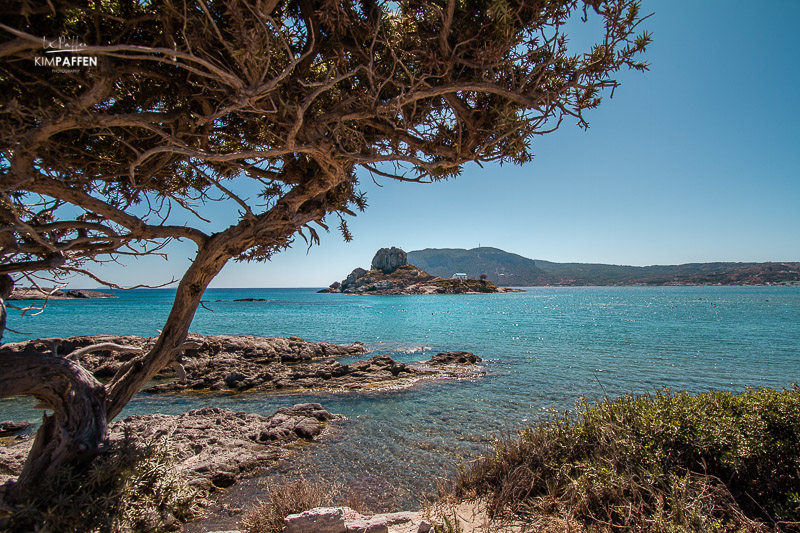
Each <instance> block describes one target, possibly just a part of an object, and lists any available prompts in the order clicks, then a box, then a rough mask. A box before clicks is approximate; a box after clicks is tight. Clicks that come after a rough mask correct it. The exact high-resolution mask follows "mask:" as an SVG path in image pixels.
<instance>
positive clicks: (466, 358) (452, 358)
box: [426, 352, 483, 365]
mask: <svg viewBox="0 0 800 533" xmlns="http://www.w3.org/2000/svg"><path fill="white" fill-rule="evenodd" d="M481 361H483V359H481V358H480V357H478V356H477V355H475V354H474V353H472V352H439V353H437V354H436V355H434V356H433V357H431V358H430V360H428V361H426V364H429V365H475V364H477V363H480V362H481Z"/></svg>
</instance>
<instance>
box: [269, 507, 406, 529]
mask: <svg viewBox="0 0 800 533" xmlns="http://www.w3.org/2000/svg"><path fill="white" fill-rule="evenodd" d="M415 521H421V520H420V519H419V513H409V512H402V513H387V514H378V515H372V516H365V515H362V514H359V513H357V512H355V511H354V510H353V509H351V508H350V507H317V508H315V509H311V510H308V511H304V512H302V513H297V514H292V515H289V516H287V517H286V518H285V519H284V522H283V523H284V529H283V531H284V533H310V532H312V531H313V532H314V533H389V531H390V529H389V528H390V527H392V526H395V525H398V524H410V525H412V526H413V525H414V524H413V522H415ZM413 531H419V528H418V527H417V528H414V529H413Z"/></svg>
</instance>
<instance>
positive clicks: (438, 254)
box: [408, 247, 800, 287]
mask: <svg viewBox="0 0 800 533" xmlns="http://www.w3.org/2000/svg"><path fill="white" fill-rule="evenodd" d="M408 262H409V263H411V264H414V265H416V266H418V267H420V268H421V269H423V270H425V271H427V272H430V273H431V274H433V275H435V276H442V277H448V276H452V275H453V274H454V273H456V272H463V273H465V274H467V276H469V277H471V278H477V277H478V276H480V275H481V274H486V276H487V277H488V279H489V281H492V282H494V283H496V284H497V285H501V286H516V287H527V286H539V285H568V286H574V285H766V284H800V263H689V264H685V265H656V266H646V267H636V266H620V265H603V264H592V263H553V262H551V261H542V260H539V259H536V260H534V259H528V258H527V257H522V256H521V255H517V254H512V253H509V252H505V251H503V250H500V249H498V248H488V247H482V248H473V249H471V250H464V249H461V248H426V249H425V250H416V251H413V252H409V253H408Z"/></svg>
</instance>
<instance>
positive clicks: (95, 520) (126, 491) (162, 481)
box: [6, 437, 195, 533]
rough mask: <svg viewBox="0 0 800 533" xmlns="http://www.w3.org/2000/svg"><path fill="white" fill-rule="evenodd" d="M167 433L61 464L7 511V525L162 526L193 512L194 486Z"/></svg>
mask: <svg viewBox="0 0 800 533" xmlns="http://www.w3.org/2000/svg"><path fill="white" fill-rule="evenodd" d="M175 463H176V461H175V457H174V455H173V453H172V451H171V449H170V448H169V446H168V444H167V441H166V439H163V438H162V439H159V440H154V441H149V442H144V443H141V442H138V443H137V442H134V440H133V439H130V438H127V437H126V438H125V439H123V440H121V441H119V442H116V443H114V444H112V446H111V447H110V449H109V450H107V451H106V452H105V453H103V454H102V455H100V456H99V457H98V458H97V459H95V461H94V462H93V463H92V465H91V466H90V467H89V469H88V470H86V469H77V468H72V467H69V468H63V469H62V470H60V471H59V472H58V473H57V475H56V476H54V478H53V479H51V480H50V481H49V482H47V483H44V484H42V486H41V487H39V490H38V491H37V495H36V497H35V498H34V499H32V500H30V501H28V502H27V503H26V504H25V505H24V506H23V507H21V508H19V509H18V510H17V511H15V512H14V513H13V514H11V515H10V517H8V523H7V524H6V526H7V527H8V531H40V532H62V531H70V532H76V533H83V532H85V533H122V532H131V531H135V532H147V533H150V532H153V533H155V532H160V531H174V530H180V529H181V528H182V525H181V521H183V520H186V519H188V518H190V517H191V516H192V515H193V514H194V505H193V504H194V498H195V491H194V490H193V489H191V488H190V487H189V486H188V485H186V483H185V481H184V480H183V479H182V478H181V476H180V474H179V473H178V472H177V470H176V469H175Z"/></svg>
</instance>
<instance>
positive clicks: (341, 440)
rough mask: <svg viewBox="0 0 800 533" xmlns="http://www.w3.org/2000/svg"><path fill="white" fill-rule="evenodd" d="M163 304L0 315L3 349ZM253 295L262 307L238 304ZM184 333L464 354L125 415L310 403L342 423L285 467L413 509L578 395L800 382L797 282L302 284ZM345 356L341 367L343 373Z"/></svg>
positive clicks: (60, 304) (165, 299)
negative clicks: (465, 373)
mask: <svg viewBox="0 0 800 533" xmlns="http://www.w3.org/2000/svg"><path fill="white" fill-rule="evenodd" d="M172 295H173V293H172V292H171V291H168V290H138V291H130V292H127V293H120V298H118V299H115V300H62V301H53V302H50V304H49V305H48V308H47V310H46V311H45V313H44V314H42V315H40V316H38V317H34V318H24V319H20V318H16V317H13V318H11V319H10V322H9V324H10V327H12V328H14V329H17V330H20V331H25V332H27V334H26V335H24V336H20V335H14V334H10V335H9V336H8V339H7V340H8V341H14V340H22V339H23V338H35V337H46V336H68V335H84V334H97V333H118V334H122V333H124V334H136V335H154V334H155V333H156V329H158V328H160V327H161V324H162V321H163V320H164V318H165V317H166V315H167V313H168V311H169V305H170V304H171V302H172ZM236 298H264V299H265V300H266V301H262V302H233V301H231V300H233V299H236ZM206 300H227V301H224V302H213V303H209V304H207V305H208V306H209V307H210V309H212V310H213V312H211V311H208V310H205V309H200V310H199V311H198V313H197V317H196V319H195V321H194V323H193V325H192V331H195V332H198V333H204V334H219V333H226V334H252V335H282V336H289V335H298V336H300V337H303V338H305V339H306V340H313V341H331V342H340V343H350V342H353V341H357V340H360V341H363V342H365V343H366V344H367V346H368V348H369V349H370V350H372V352H373V353H390V354H391V355H392V356H393V357H395V358H396V359H398V360H401V361H405V362H413V361H419V360H423V359H427V358H429V357H430V356H431V355H432V354H434V353H436V352H438V351H447V350H468V351H472V352H474V353H476V354H477V355H479V356H481V357H483V358H484V359H485V363H484V365H485V368H486V372H487V373H486V376H485V377H483V378H481V379H477V380H473V381H456V382H436V383H425V384H421V385H419V386H417V387H415V388H413V389H410V390H406V391H394V392H373V393H357V394H347V395H343V394H327V395H319V394H317V395H277V396H276V395H272V396H263V395H257V394H253V393H246V394H238V395H220V396H209V395H203V396H193V397H186V396H174V395H164V396H153V395H140V396H137V397H136V398H135V399H134V401H132V402H131V404H130V405H129V406H128V407H127V408H126V410H125V412H124V415H127V414H132V413H143V412H163V413H178V412H182V411H186V410H188V409H192V408H196V407H200V406H206V405H217V406H221V407H229V408H232V409H235V410H244V411H252V412H259V413H263V414H269V413H271V412H273V411H274V410H275V409H276V408H278V407H280V406H284V405H288V404H293V403H299V402H306V401H317V402H320V403H322V404H323V406H324V407H325V408H326V409H328V410H330V411H332V412H337V413H342V414H344V415H346V416H347V417H348V420H347V421H346V422H344V423H341V424H338V425H337V426H336V427H335V428H334V431H333V432H332V434H331V435H330V436H328V437H326V438H325V439H324V440H325V444H324V445H314V446H312V447H311V452H312V453H304V454H299V455H298V457H297V458H296V460H295V461H293V462H292V464H291V465H286V466H284V468H285V469H286V470H288V471H291V472H297V471H299V470H302V469H308V470H314V471H316V472H317V473H319V474H321V475H323V476H325V477H326V478H328V479H332V480H338V481H340V482H343V483H347V484H349V486H352V487H356V488H357V487H359V486H362V485H369V486H371V487H376V486H381V487H384V490H383V491H380V498H381V502H378V503H379V504H380V506H384V507H393V506H395V505H398V506H410V505H413V503H414V502H416V500H417V499H418V497H419V495H420V494H422V493H424V492H427V491H431V490H432V489H433V484H434V480H435V478H436V476H444V475H446V474H448V473H450V472H452V471H453V470H454V468H455V464H456V461H458V460H459V458H461V459H462V460H464V461H466V460H468V459H469V458H470V457H472V456H474V455H475V454H477V453H479V452H480V451H482V450H485V449H486V446H487V444H488V443H489V439H491V437H492V436H493V435H502V434H505V433H509V432H513V431H515V430H517V429H519V428H521V427H522V426H524V425H525V424H528V423H533V422H535V421H537V420H540V419H541V418H542V417H544V416H548V413H549V412H550V410H553V409H557V410H565V409H569V408H571V407H572V406H573V405H574V402H575V401H576V400H577V399H579V398H580V397H581V396H587V397H589V398H598V397H601V396H603V395H607V396H611V397H614V396H618V395H620V394H624V393H626V392H634V393H643V392H652V391H655V390H656V389H659V388H661V387H665V386H667V387H672V388H676V389H688V390H690V391H695V392H699V391H705V390H709V389H726V390H742V389H744V388H745V387H748V386H749V387H760V386H768V387H778V388H780V387H789V386H791V384H792V383H793V382H795V381H798V379H799V378H800V288H798V287H658V288H644V287H614V288H605V287H585V288H583V287H582V288H529V289H528V292H525V293H511V294H494V295H434V296H351V295H341V294H316V293H315V291H314V290H313V289H212V290H209V291H208V293H207V294H206ZM350 360H353V358H350V359H342V361H343V362H347V361H350ZM30 406H31V402H20V401H17V400H14V401H8V400H6V401H2V402H0V419H4V420H5V419H8V418H29V419H30V417H31V416H33V415H32V414H31V411H30Z"/></svg>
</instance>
